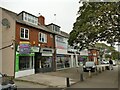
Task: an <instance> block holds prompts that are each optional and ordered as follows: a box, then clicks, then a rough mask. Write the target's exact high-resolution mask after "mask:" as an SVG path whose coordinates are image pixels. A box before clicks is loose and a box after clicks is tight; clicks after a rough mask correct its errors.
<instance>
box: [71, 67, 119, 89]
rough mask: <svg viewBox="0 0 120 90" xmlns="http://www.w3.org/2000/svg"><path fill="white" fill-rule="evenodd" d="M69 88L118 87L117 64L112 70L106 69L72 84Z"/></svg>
mask: <svg viewBox="0 0 120 90" xmlns="http://www.w3.org/2000/svg"><path fill="white" fill-rule="evenodd" d="M71 88H118V66H114V70H112V71H110V70H106V71H104V72H102V73H100V74H98V75H96V76H93V77H92V78H89V79H87V80H85V81H83V82H79V83H77V84H75V85H72V86H71Z"/></svg>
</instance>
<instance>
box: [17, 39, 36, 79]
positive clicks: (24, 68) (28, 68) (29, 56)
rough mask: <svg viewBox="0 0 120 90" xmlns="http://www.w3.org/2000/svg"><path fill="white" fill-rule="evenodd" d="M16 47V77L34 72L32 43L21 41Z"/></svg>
mask: <svg viewBox="0 0 120 90" xmlns="http://www.w3.org/2000/svg"><path fill="white" fill-rule="evenodd" d="M16 47H17V48H16V60H15V78H16V77H22V76H27V75H31V74H34V73H35V70H34V53H32V52H31V45H30V43H29V42H25V41H21V42H20V44H19V45H18V46H16Z"/></svg>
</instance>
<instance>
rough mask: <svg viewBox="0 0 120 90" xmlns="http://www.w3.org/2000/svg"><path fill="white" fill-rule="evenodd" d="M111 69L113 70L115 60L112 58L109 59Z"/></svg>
mask: <svg viewBox="0 0 120 90" xmlns="http://www.w3.org/2000/svg"><path fill="white" fill-rule="evenodd" d="M109 69H110V70H113V61H112V60H111V58H110V60H109Z"/></svg>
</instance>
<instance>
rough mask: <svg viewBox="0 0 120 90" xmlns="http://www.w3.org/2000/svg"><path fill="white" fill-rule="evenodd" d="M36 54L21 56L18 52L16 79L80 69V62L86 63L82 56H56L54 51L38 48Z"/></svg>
mask: <svg viewBox="0 0 120 90" xmlns="http://www.w3.org/2000/svg"><path fill="white" fill-rule="evenodd" d="M33 51H35V52H31V53H29V54H21V53H20V52H19V51H16V61H15V62H16V63H15V77H21V76H26V75H31V74H35V73H40V72H42V73H44V72H51V71H54V70H60V69H65V68H71V67H78V66H79V65H80V60H83V59H84V60H83V61H85V59H87V58H85V57H83V58H80V54H73V53H67V54H54V49H51V48H41V49H40V50H39V49H38V47H36V50H33Z"/></svg>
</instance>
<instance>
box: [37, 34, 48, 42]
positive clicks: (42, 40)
mask: <svg viewBox="0 0 120 90" xmlns="http://www.w3.org/2000/svg"><path fill="white" fill-rule="evenodd" d="M38 39H39V42H42V43H47V35H46V34H44V33H40V32H39V38H38Z"/></svg>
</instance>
